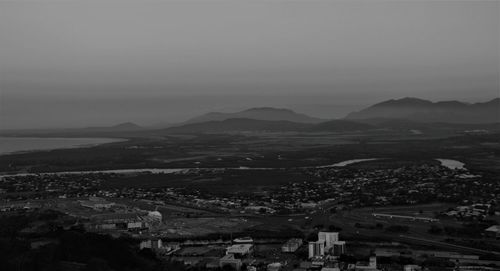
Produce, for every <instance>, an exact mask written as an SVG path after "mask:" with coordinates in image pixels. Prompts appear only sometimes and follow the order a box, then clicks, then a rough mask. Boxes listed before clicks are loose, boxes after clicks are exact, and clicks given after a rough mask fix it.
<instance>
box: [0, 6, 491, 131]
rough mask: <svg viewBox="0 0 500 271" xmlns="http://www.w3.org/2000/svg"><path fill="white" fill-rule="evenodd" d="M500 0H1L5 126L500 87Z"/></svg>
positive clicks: (474, 93) (321, 108) (341, 106)
mask: <svg viewBox="0 0 500 271" xmlns="http://www.w3.org/2000/svg"><path fill="white" fill-rule="evenodd" d="M499 65H500V1H368V0H367V1H277V0H269V1H238V0H232V1H211V0H204V1H193V0H187V1H106V0H105V1H83V0H82V1H76V0H73V1H70V0H67V1H48V0H47V1H45V0H37V1H25V0H19V1H13V0H12V1H1V2H0V91H1V93H0V95H1V96H0V99H1V101H0V124H1V126H0V128H41V127H63V126H67V127H78V126H88V125H108V124H115V123H118V122H122V121H135V122H138V123H139V124H152V123H158V122H175V121H180V120H184V119H185V118H188V117H192V116H194V115H196V114H200V113H204V112H206V111H211V110H223V111H227V110H236V109H242V108H245V107H252V106H278V107H290V108H292V109H297V110H300V111H302V112H305V113H309V114H312V115H316V116H320V117H330V118H335V117H342V116H343V114H345V113H348V112H349V111H351V110H356V109H359V108H360V107H363V106H365V105H368V104H371V103H375V102H379V101H382V100H385V99H390V98H400V97H405V96H413V97H420V98H425V99H430V100H451V99H457V100H462V101H471V102H472V101H485V100H489V99H492V98H495V97H498V96H499V91H500V90H499V89H500V83H499V71H500V68H499Z"/></svg>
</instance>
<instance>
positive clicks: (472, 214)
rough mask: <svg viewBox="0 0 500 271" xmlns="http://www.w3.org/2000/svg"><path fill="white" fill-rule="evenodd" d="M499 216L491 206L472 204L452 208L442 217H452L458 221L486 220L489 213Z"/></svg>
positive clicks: (499, 212)
mask: <svg viewBox="0 0 500 271" xmlns="http://www.w3.org/2000/svg"><path fill="white" fill-rule="evenodd" d="M496 212H498V214H500V211H495V210H494V209H493V207H492V205H491V204H487V203H474V204H470V205H461V206H457V207H455V208H452V209H450V210H448V211H446V212H443V213H442V215H444V216H449V217H453V218H456V219H459V220H482V219H484V218H486V217H487V216H488V215H489V214H490V213H496Z"/></svg>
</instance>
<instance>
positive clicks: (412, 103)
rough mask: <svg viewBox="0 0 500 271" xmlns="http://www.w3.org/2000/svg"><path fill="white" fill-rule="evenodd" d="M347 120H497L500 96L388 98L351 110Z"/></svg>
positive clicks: (473, 121)
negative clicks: (463, 99)
mask: <svg viewBox="0 0 500 271" xmlns="http://www.w3.org/2000/svg"><path fill="white" fill-rule="evenodd" d="M345 119H347V120H363V119H405V120H410V121H416V122H444V123H476V124H478V123H497V122H500V98H497V99H493V100H491V101H489V102H485V103H474V104H469V103H463V102H458V101H444V102H431V101H427V100H422V99H417V98H403V99H399V100H389V101H385V102H381V103H378V104H375V105H372V106H370V107H368V108H366V109H363V110H361V111H358V112H353V113H350V114H349V115H347V116H346V118H345Z"/></svg>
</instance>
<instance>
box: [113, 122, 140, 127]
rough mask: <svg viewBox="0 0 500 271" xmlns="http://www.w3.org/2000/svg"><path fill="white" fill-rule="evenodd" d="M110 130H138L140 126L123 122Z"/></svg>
mask: <svg viewBox="0 0 500 271" xmlns="http://www.w3.org/2000/svg"><path fill="white" fill-rule="evenodd" d="M111 128H119V129H125V128H126V129H140V128H142V127H141V126H139V125H137V124H135V123H133V122H123V123H119V124H117V125H114V126H112V127H111Z"/></svg>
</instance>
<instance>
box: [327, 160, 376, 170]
mask: <svg viewBox="0 0 500 271" xmlns="http://www.w3.org/2000/svg"><path fill="white" fill-rule="evenodd" d="M380 159H381V158H367V159H352V160H347V161H342V162H338V163H335V164H332V165H327V166H319V167H318V168H327V167H345V166H347V165H351V164H356V163H361V162H368V161H374V160H380Z"/></svg>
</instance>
